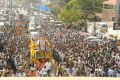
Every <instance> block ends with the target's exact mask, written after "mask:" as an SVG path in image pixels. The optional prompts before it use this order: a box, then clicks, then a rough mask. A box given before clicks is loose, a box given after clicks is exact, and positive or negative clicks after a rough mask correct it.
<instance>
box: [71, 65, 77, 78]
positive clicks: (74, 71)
mask: <svg viewBox="0 0 120 80" xmlns="http://www.w3.org/2000/svg"><path fill="white" fill-rule="evenodd" d="M76 74H77V68H76V67H73V68H72V76H76Z"/></svg>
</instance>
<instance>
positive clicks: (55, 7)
mask: <svg viewBox="0 0 120 80" xmlns="http://www.w3.org/2000/svg"><path fill="white" fill-rule="evenodd" d="M48 6H49V7H50V10H51V13H52V14H54V15H55V16H57V15H58V14H59V13H60V12H61V8H60V7H59V6H58V5H57V4H55V3H50V4H49V5H48Z"/></svg>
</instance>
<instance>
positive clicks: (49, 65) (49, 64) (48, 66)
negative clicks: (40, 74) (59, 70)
mask: <svg viewBox="0 0 120 80" xmlns="http://www.w3.org/2000/svg"><path fill="white" fill-rule="evenodd" d="M45 66H46V69H47V70H50V69H51V63H50V62H46V63H45Z"/></svg>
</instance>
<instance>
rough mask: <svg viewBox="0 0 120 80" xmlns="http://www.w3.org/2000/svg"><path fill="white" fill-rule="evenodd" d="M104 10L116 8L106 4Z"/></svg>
mask: <svg viewBox="0 0 120 80" xmlns="http://www.w3.org/2000/svg"><path fill="white" fill-rule="evenodd" d="M104 8H105V9H114V6H113V5H108V4H105V5H104Z"/></svg>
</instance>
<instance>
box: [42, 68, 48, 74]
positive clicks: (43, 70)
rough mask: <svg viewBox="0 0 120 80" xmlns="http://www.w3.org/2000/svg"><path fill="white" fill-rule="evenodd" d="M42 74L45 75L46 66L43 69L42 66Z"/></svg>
mask: <svg viewBox="0 0 120 80" xmlns="http://www.w3.org/2000/svg"><path fill="white" fill-rule="evenodd" d="M44 75H47V69H46V68H45V69H44V68H43V69H42V76H44Z"/></svg>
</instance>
